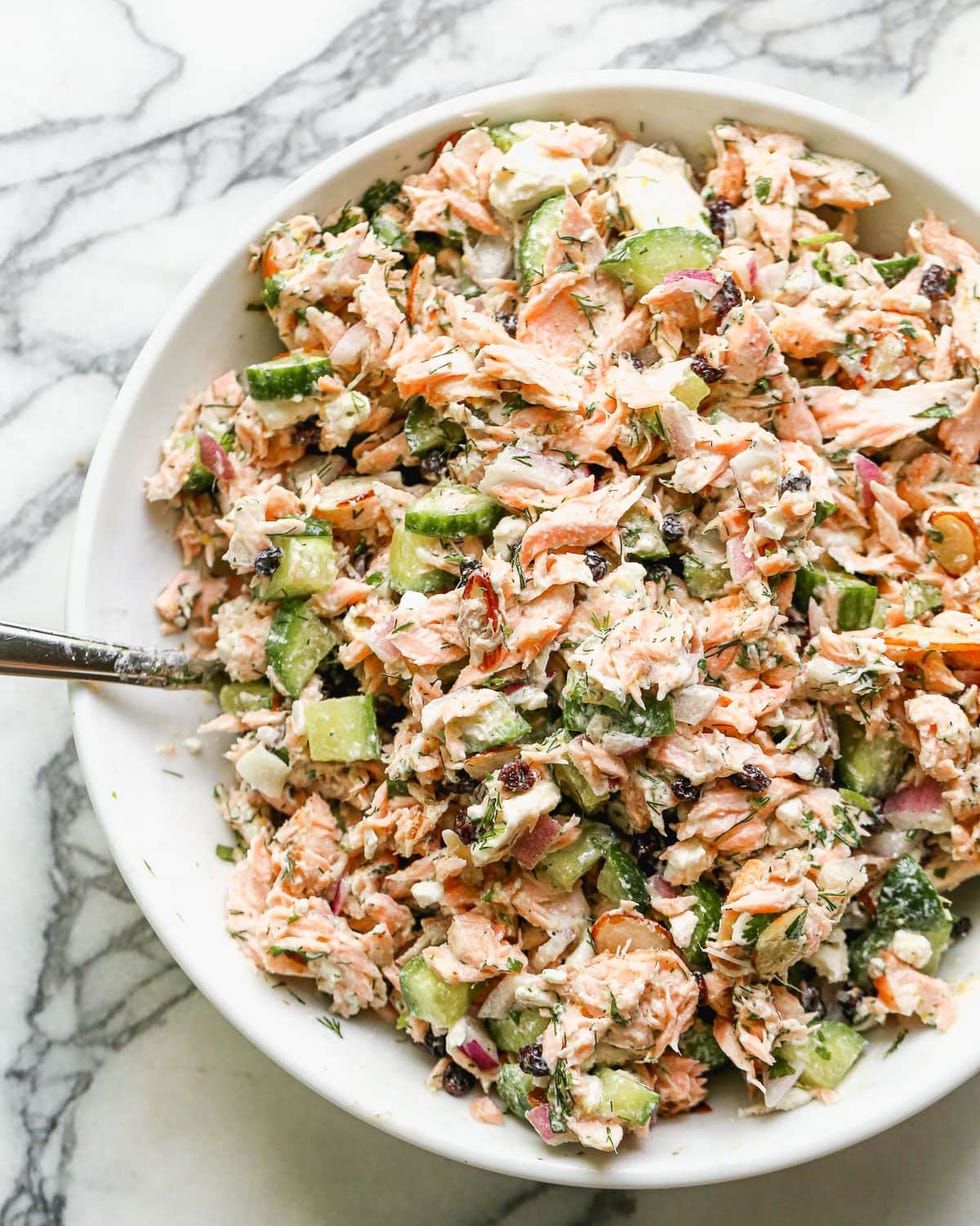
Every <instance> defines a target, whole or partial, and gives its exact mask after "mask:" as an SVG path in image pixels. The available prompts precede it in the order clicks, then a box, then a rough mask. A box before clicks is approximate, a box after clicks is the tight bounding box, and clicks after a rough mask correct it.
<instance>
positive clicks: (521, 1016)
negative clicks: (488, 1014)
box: [487, 1009, 548, 1051]
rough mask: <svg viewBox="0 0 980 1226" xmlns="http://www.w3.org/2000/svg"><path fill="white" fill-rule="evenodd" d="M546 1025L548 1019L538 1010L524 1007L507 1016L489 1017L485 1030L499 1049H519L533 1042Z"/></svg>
mask: <svg viewBox="0 0 980 1226" xmlns="http://www.w3.org/2000/svg"><path fill="white" fill-rule="evenodd" d="M547 1025H548V1019H547V1018H546V1017H543V1016H542V1015H541V1013H540V1012H539V1010H537V1009H524V1010H522V1011H521V1012H520V1013H512V1014H511V1015H510V1016H509V1017H502V1018H491V1019H489V1020H488V1021H487V1030H489V1031H490V1037H491V1038H492V1039H493V1041H494V1042H495V1043H496V1044H497V1046H498V1047H499V1048H500V1050H501V1051H520V1050H521V1048H522V1047H527V1046H528V1044H529V1043H534V1042H535V1041H536V1039H537V1038H538V1036H539V1035H540V1034H541V1033H542V1031H543V1030H544V1028H545V1027H546V1026H547Z"/></svg>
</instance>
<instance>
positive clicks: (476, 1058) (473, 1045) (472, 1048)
mask: <svg viewBox="0 0 980 1226" xmlns="http://www.w3.org/2000/svg"><path fill="white" fill-rule="evenodd" d="M459 1050H460V1051H461V1052H462V1053H463V1055H464V1056H468V1057H469V1059H470V1060H472V1061H473V1063H474V1064H475V1065H476V1067H477V1068H478V1069H482V1071H483V1072H484V1073H488V1072H489V1071H490V1069H493V1068H498V1067H499V1065H500V1061H499V1060H495V1059H494V1058H493V1056H491V1055H490V1053H489V1052H488V1051H486V1050H485V1049H484V1048H483V1047H481V1045H480V1043H479V1041H478V1040H477V1039H467V1040H466V1042H465V1043H461V1044H460V1048H459Z"/></svg>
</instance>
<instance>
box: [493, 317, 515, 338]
mask: <svg viewBox="0 0 980 1226" xmlns="http://www.w3.org/2000/svg"><path fill="white" fill-rule="evenodd" d="M497 323H499V324H500V326H501V327H502V328H503V330H504V331H505V332H506V333H507V335H508V336H516V335H517V315H516V314H515V313H514V312H513V311H501V312H500V314H499V315H498V316H497Z"/></svg>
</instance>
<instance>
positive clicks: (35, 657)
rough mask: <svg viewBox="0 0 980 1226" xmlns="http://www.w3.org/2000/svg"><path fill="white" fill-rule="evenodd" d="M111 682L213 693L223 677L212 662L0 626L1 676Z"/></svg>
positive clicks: (66, 635) (174, 653)
mask: <svg viewBox="0 0 980 1226" xmlns="http://www.w3.org/2000/svg"><path fill="white" fill-rule="evenodd" d="M3 674H6V675H12V676H19V677H64V678H66V679H67V680H69V681H114V682H118V683H121V684H122V685H152V686H157V687H158V688H160V689H166V690H176V689H198V690H214V689H216V688H217V687H218V686H219V685H221V684H222V682H224V681H226V680H227V676H226V674H225V672H224V670H223V668H222V666H221V664H220V663H218V662H217V661H203V660H198V659H195V658H194V656H189V655H186V654H185V653H184V652H182V651H147V650H146V649H145V648H142V647H121V646H119V644H117V643H103V642H100V641H99V640H98V639H80V638H75V637H74V636H73V635H70V634H54V633H52V632H51V631H50V630H32V629H30V628H29V627H27V626H11V625H9V624H7V623H4V622H0V675H3Z"/></svg>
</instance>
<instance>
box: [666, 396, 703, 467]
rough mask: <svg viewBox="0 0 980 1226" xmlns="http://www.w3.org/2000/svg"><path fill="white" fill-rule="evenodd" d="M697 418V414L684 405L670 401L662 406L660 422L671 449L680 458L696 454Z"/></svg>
mask: <svg viewBox="0 0 980 1226" xmlns="http://www.w3.org/2000/svg"><path fill="white" fill-rule="evenodd" d="M695 420H696V418H695V414H694V413H692V412H691V410H690V409H688V408H686V407H685V406H684V405H681V404H673V403H671V402H668V403H667V404H664V405H661V406H660V424H661V425H662V426H663V428H664V433H665V434H666V435H667V443H668V445H669V446H670V449H671V451H672V452H673V453H674V455H675V456H677V458H678V459H679V460H684V459H687V457H688V456H691V455H693V454H694V446H695V442H696V438H697V436H696V433H695Z"/></svg>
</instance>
